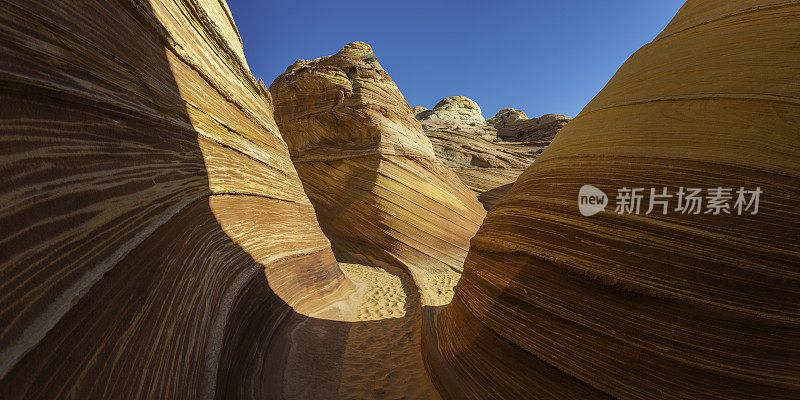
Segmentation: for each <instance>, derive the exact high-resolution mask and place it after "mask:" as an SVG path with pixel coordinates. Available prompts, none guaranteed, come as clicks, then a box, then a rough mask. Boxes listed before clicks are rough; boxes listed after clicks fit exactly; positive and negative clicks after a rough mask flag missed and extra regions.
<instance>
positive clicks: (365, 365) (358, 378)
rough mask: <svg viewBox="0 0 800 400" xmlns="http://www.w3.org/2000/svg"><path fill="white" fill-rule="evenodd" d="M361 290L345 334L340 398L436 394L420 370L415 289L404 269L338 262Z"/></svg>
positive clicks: (417, 397)
mask: <svg viewBox="0 0 800 400" xmlns="http://www.w3.org/2000/svg"><path fill="white" fill-rule="evenodd" d="M340 267H341V268H342V271H343V272H344V273H345V275H347V276H348V277H349V278H350V279H351V280H352V281H353V282H354V283H356V285H358V286H359V287H360V289H361V290H362V293H361V296H360V299H359V302H358V309H357V312H356V318H357V319H358V321H356V322H353V324H352V326H351V328H350V332H349V335H348V339H347V347H346V350H345V353H344V360H343V364H344V365H343V371H342V378H341V384H340V386H339V396H341V397H342V398H343V399H439V398H440V396H439V394H438V393H437V392H436V390H435V389H434V386H433V384H432V383H431V381H430V379H429V378H428V375H427V373H426V371H425V365H424V364H423V360H422V351H421V348H420V346H421V337H420V327H421V315H420V302H419V295H418V294H417V289H416V287H415V285H414V282H413V281H412V280H411V277H410V276H408V275H407V274H406V273H405V272H402V271H399V270H397V271H395V270H392V271H391V272H389V271H387V270H384V269H382V268H376V267H370V266H366V265H359V264H344V263H341V264H340Z"/></svg>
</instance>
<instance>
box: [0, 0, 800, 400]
mask: <svg viewBox="0 0 800 400" xmlns="http://www.w3.org/2000/svg"><path fill="white" fill-rule="evenodd" d="M233 21H234V19H233V16H232V15H231V13H230V10H228V7H227V5H226V3H225V2H224V1H220V0H185V1H184V0H152V1H145V0H119V1H111V2H108V1H101V0H84V1H81V2H53V1H47V0H29V1H25V2H17V3H12V2H8V1H2V0H0V53H2V54H3V57H0V104H2V107H0V122H2V123H0V171H2V172H3V174H2V177H0V201H1V202H2V203H0V227H2V235H0V254H2V255H3V257H2V259H0V277H2V279H0V397H2V398H4V399H5V398H8V399H62V398H76V399H116V398H137V399H138V398H141V399H337V398H344V399H439V398H445V399H519V398H537V399H612V398H614V399H643V400H644V399H647V400H649V399H654V398H659V399H661V398H663V399H721V398H724V399H765V400H766V399H770V400H771V399H797V398H800V309H799V308H798V305H800V250H798V249H800V220H799V218H800V209H799V208H798V204H800V191H799V190H798V188H800V167H799V166H800V163H798V160H799V159H800V135H798V134H797V133H798V131H799V130H798V126H800V119H799V118H800V81H799V80H798V79H797V77H798V76H800V53H799V52H798V51H797V48H798V46H797V38H798V37H800V2H797V1H768V0H740V1H727V0H726V1H722V0H690V1H688V2H687V3H686V4H685V5H684V6H683V7H682V8H681V10H680V11H679V12H678V14H677V15H676V16H675V17H674V19H673V20H672V21H671V22H670V23H669V25H668V26H667V27H666V28H665V29H664V31H663V32H662V33H661V34H660V35H659V36H658V37H656V38H655V39H654V40H653V41H652V42H651V43H649V44H647V45H645V46H644V47H642V48H641V49H640V50H639V51H637V52H636V53H634V54H633V55H632V56H631V57H630V59H629V60H628V61H627V62H626V63H625V64H624V65H623V66H622V67H621V68H620V69H619V71H617V73H616V74H615V75H614V77H613V78H612V79H611V80H610V81H609V83H608V85H607V86H606V87H605V88H604V89H603V90H602V91H601V92H600V93H599V94H598V95H597V96H596V97H595V98H594V99H593V100H592V101H591V102H590V103H589V104H588V105H587V106H586V108H585V109H584V110H583V111H582V112H581V113H580V114H579V115H578V116H576V117H575V119H574V120H570V119H569V118H567V117H564V116H560V115H555V114H548V115H544V116H542V117H539V118H527V117H526V116H525V114H524V113H523V112H522V111H520V110H514V109H505V110H501V112H499V113H497V115H495V117H493V118H491V119H489V120H486V119H484V117H483V116H482V114H481V111H480V107H479V106H478V105H477V104H476V103H475V102H473V101H471V100H469V99H467V98H466V97H463V96H455V97H448V98H445V99H443V100H442V101H441V102H439V104H437V105H436V107H434V108H433V109H432V110H424V109H422V108H419V107H415V108H414V109H413V110H412V108H411V107H410V106H409V105H408V103H407V102H406V101H405V99H404V98H403V95H402V93H401V92H400V89H399V88H398V87H397V86H396V85H395V83H394V81H392V79H391V77H389V75H388V73H387V72H386V71H385V70H384V69H383V67H382V66H381V65H380V64H379V63H378V62H377V56H376V55H375V54H374V53H373V50H372V48H371V47H370V46H369V45H368V44H366V43H363V42H355V43H350V44H348V45H346V46H344V47H343V48H342V49H341V50H339V51H338V52H336V53H335V54H333V55H330V56H325V57H320V58H317V59H314V60H298V61H297V62H295V63H294V64H292V65H290V66H289V67H288V68H287V69H286V72H285V73H283V74H281V75H280V76H279V77H277V78H276V79H275V81H274V82H273V83H272V84H271V85H270V86H269V89H268V88H267V87H266V85H264V83H263V82H261V81H259V80H256V79H255V78H254V77H253V75H252V73H251V72H250V69H249V67H248V65H247V62H246V60H245V58H244V51H243V47H242V40H241V37H240V36H239V32H238V30H237V28H236V26H235V24H234V22H233ZM112 32H113V33H114V34H110V33H112ZM523 171H524V172H523ZM585 184H593V185H596V186H597V187H598V188H600V189H602V190H603V191H605V193H615V191H616V190H617V189H618V188H619V187H622V186H626V187H651V186H658V187H662V186H663V187H666V188H667V189H668V190H669V191H670V192H671V193H676V192H677V190H678V188H679V187H693V188H694V187H696V188H707V187H732V188H739V187H745V186H746V187H758V188H759V189H760V190H763V193H764V197H763V199H762V202H761V204H760V209H759V212H758V215H755V214H750V215H736V214H735V213H733V212H731V213H727V214H726V213H722V214H720V215H715V214H710V213H699V214H696V215H691V214H686V213H673V214H641V215H640V214H631V213H628V214H625V213H616V212H612V211H611V210H607V211H606V212H602V213H599V214H597V215H595V216H593V217H591V218H589V217H583V216H582V215H581V213H580V212H579V210H578V205H577V202H576V199H575V197H576V194H577V193H578V192H579V190H580V188H581V186H582V185H585ZM487 210H488V213H487Z"/></svg>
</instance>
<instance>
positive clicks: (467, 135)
mask: <svg viewBox="0 0 800 400" xmlns="http://www.w3.org/2000/svg"><path fill="white" fill-rule="evenodd" d="M437 110H438V111H437ZM476 110H477V114H476ZM412 111H414V115H415V116H416V118H417V119H419V120H420V121H421V122H422V128H423V130H424V131H425V134H426V135H428V137H429V138H430V139H431V143H432V144H433V151H434V153H435V154H436V157H438V158H439V159H440V160H442V161H443V162H444V164H445V165H447V166H448V167H450V168H451V169H452V170H453V171H455V173H456V174H457V175H458V177H459V179H461V181H462V182H464V184H466V185H467V187H469V188H470V189H472V191H474V192H475V193H476V194H477V195H478V199H479V200H480V201H481V203H483V205H484V207H485V208H486V209H487V210H488V209H489V208H491V206H492V205H493V204H495V203H496V202H497V201H498V200H499V199H500V198H501V197H502V196H503V195H504V194H505V193H506V192H507V191H508V190H509V189H510V188H511V186H512V185H513V183H514V181H516V180H517V177H519V175H520V174H521V173H522V171H524V170H525V168H527V167H528V166H529V165H530V164H531V163H532V162H533V160H535V159H536V157H537V156H538V155H539V154H540V153H541V152H542V151H543V150H544V148H545V147H547V145H548V144H550V142H551V141H552V139H553V137H555V134H556V132H557V131H558V129H560V128H561V127H563V125H565V124H566V123H567V122H569V120H570V118H569V117H565V116H563V115H558V114H548V115H546V116H543V117H541V118H531V119H529V118H527V117H526V116H525V113H524V112H523V111H521V110H514V109H512V108H507V109H503V110H501V111H500V112H498V113H497V115H496V116H495V117H494V118H492V119H489V120H485V121H484V122H482V123H476V122H475V121H476V119H475V118H476V115H479V114H480V107H479V106H478V104H477V103H475V102H474V101H472V100H470V99H468V98H466V97H464V96H453V97H448V98H445V99H443V100H442V101H440V102H439V104H438V105H437V106H436V108H434V110H430V111H428V110H427V109H425V108H424V107H413V108H412ZM481 118H482V117H481ZM500 132H503V135H504V136H500Z"/></svg>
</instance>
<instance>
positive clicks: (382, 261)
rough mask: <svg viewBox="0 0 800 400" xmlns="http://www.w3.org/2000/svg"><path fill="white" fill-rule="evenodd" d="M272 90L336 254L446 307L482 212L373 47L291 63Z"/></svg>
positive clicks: (351, 48)
mask: <svg viewBox="0 0 800 400" xmlns="http://www.w3.org/2000/svg"><path fill="white" fill-rule="evenodd" d="M270 91H271V92H272V94H273V96H274V98H275V115H276V119H277V121H278V125H279V126H280V129H281V133H282V135H283V137H284V139H285V140H286V143H287V144H288V145H289V151H290V153H291V155H292V161H294V163H295V167H296V168H297V171H298V173H299V175H300V178H301V179H302V181H303V185H304V187H305V190H306V193H307V194H308V196H309V198H310V199H311V202H312V203H313V204H314V208H315V209H316V212H317V218H318V219H319V222H320V225H321V226H322V229H323V231H324V232H325V234H326V235H327V236H328V238H329V239H330V240H331V242H332V245H333V249H334V252H335V253H336V256H337V258H338V259H339V260H340V261H343V262H357V263H362V264H367V265H373V266H388V267H394V268H401V269H403V270H406V271H407V272H409V273H410V274H411V275H412V276H413V278H414V282H415V284H416V285H417V286H418V287H419V290H420V295H421V297H422V303H423V304H424V305H441V304H447V303H448V302H449V301H450V297H451V296H452V285H454V284H455V282H456V281H457V280H458V272H459V271H460V270H461V266H462V264H463V260H464V257H465V255H466V252H467V249H468V247H469V240H470V238H471V237H472V236H473V235H474V233H475V231H476V230H477V228H478V226H479V224H480V223H481V221H482V219H483V216H484V214H485V211H484V209H483V207H482V206H481V204H480V203H479V202H478V200H477V198H476V196H475V195H474V194H473V193H472V192H471V191H470V190H469V189H468V188H467V187H466V186H464V184H462V183H461V181H459V179H458V177H457V176H456V175H455V174H454V173H453V172H452V171H450V170H449V169H448V168H447V167H445V166H444V165H443V164H442V162H441V161H439V160H438V159H436V157H435V156H434V153H433V149H432V147H431V142H430V140H429V139H428V138H427V137H426V136H425V134H424V133H423V132H422V129H421V126H420V123H419V122H418V121H417V120H416V119H415V118H414V115H413V114H412V112H411V109H410V107H409V106H408V103H407V102H406V101H405V99H404V98H403V95H402V94H401V93H400V90H398V88H397V86H396V85H395V83H394V82H393V81H392V79H391V78H390V77H389V75H388V74H387V73H386V71H384V70H383V68H382V67H381V65H380V64H379V63H378V62H377V61H376V56H375V55H374V54H373V51H372V48H371V47H370V46H369V45H367V44H366V43H363V42H356V43H350V44H348V45H346V46H345V47H344V48H342V49H341V50H340V51H339V52H338V53H336V54H334V55H332V56H327V57H322V58H318V59H316V60H314V61H307V60H298V61H297V62H295V63H294V64H293V65H291V66H290V67H289V68H288V69H287V70H286V72H285V73H284V74H282V75H281V76H279V77H278V78H277V79H275V81H274V82H273V83H272V85H270Z"/></svg>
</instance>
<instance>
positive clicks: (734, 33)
mask: <svg viewBox="0 0 800 400" xmlns="http://www.w3.org/2000/svg"><path fill="white" fill-rule="evenodd" d="M797 37H800V3H798V2H773V1H739V2H731V1H721V0H720V1H708V0H690V1H688V2H687V3H686V4H685V5H684V6H683V7H682V8H681V9H680V11H679V12H678V14H677V15H676V16H675V18H674V19H673V20H672V21H671V22H670V23H669V25H668V26H667V27H666V29H665V30H664V31H663V32H662V33H661V34H660V35H658V37H657V38H656V39H655V40H653V42H651V43H649V44H647V45H645V46H644V47H643V48H641V49H640V50H639V51H637V52H636V53H635V54H633V55H632V56H631V57H630V58H629V59H628V61H627V62H626V63H625V64H624V65H623V66H622V67H621V68H620V69H619V71H618V72H617V73H616V74H615V75H614V77H613V78H612V79H611V81H610V82H609V83H608V84H607V86H606V87H605V88H604V89H603V90H602V91H601V92H600V93H599V94H598V95H597V96H596V97H595V98H594V99H593V100H592V101H591V102H590V103H589V104H588V105H587V106H586V107H585V108H584V110H583V111H582V112H581V113H580V115H578V116H577V117H576V118H575V119H574V120H573V121H572V122H570V123H569V125H567V126H566V127H565V128H564V129H563V130H562V131H561V132H560V133H559V134H558V135H557V136H556V137H555V140H554V141H553V143H552V144H551V145H550V146H549V147H548V148H547V150H545V152H544V153H543V154H542V155H541V156H540V157H539V158H538V159H537V160H536V162H535V163H534V164H533V165H532V166H531V167H530V168H529V169H528V170H526V172H525V173H523V174H522V176H520V178H519V180H518V181H517V182H516V184H515V186H514V188H513V189H512V190H511V191H509V192H508V194H507V195H506V196H505V197H504V198H503V199H502V200H501V201H500V202H499V203H498V204H497V205H495V206H494V207H493V208H492V209H491V211H490V212H489V214H488V215H487V217H486V219H485V221H484V223H483V225H482V226H481V229H480V230H479V232H478V234H477V235H476V237H475V238H474V239H473V240H472V246H471V248H470V253H469V255H468V256H467V260H466V262H465V266H464V274H463V276H462V278H461V281H460V282H459V284H458V286H457V287H456V295H455V297H454V299H453V302H452V303H451V304H450V305H449V306H447V307H446V308H445V309H444V311H442V312H441V314H439V315H438V316H436V317H435V318H436V321H437V326H436V330H435V333H434V334H433V335H431V336H430V337H429V338H428V341H426V344H427V345H428V346H429V347H427V349H428V350H430V351H431V354H440V355H441V357H431V358H430V359H431V360H432V361H436V362H434V363H433V364H434V365H435V368H434V370H435V371H436V372H435V375H436V378H437V381H438V382H439V383H440V387H442V388H443V390H445V391H446V392H447V393H448V394H449V396H450V397H454V398H464V397H465V396H474V397H477V398H525V397H529V396H531V394H534V395H535V396H537V397H539V398H557V399H568V398H575V399H585V398H620V399H653V398H664V399H687V398H709V399H711V398H714V399H720V398H724V399H792V398H797V397H798V394H799V393H800V374H798V371H800V353H798V351H799V349H800V335H798V332H800V309H799V308H798V304H800V275H798V273H799V272H800V261H799V260H800V251H799V250H798V249H800V223H799V221H798V215H799V214H798V206H797V204H799V203H800V192H798V190H797V188H798V187H800V169H799V168H798V163H797V160H798V158H800V136H798V135H797V131H798V130H797V127H798V123H800V119H799V118H800V84H798V82H799V81H798V79H797V77H798V76H800V58H798V54H800V53H798V52H797V51H796V50H797V40H796V38H797ZM585 184H591V185H594V186H596V187H597V188H599V189H601V190H603V191H605V193H606V194H608V195H609V196H610V199H609V200H610V202H611V205H610V206H609V207H608V208H607V209H606V211H605V212H601V213H600V214H597V215H595V216H592V217H584V216H582V215H581V214H580V213H579V210H578V207H577V206H578V199H577V195H578V192H579V189H580V188H581V186H582V185H585ZM623 187H626V188H646V189H645V190H647V191H648V192H649V190H650V188H655V189H656V190H658V193H662V192H661V191H662V189H663V188H666V190H667V191H668V193H670V194H672V195H673V198H671V199H670V200H669V201H671V203H669V205H668V207H669V212H668V213H667V214H666V215H663V214H662V213H661V212H660V211H659V212H655V213H652V214H645V210H646V209H647V204H646V203H645V205H644V206H643V209H642V210H641V213H640V214H638V215H637V214H635V213H633V214H632V213H624V214H618V213H616V212H614V205H613V204H614V202H615V196H616V195H617V193H618V192H617V191H618V189H621V188H623ZM681 187H684V188H701V189H702V191H703V194H704V195H705V194H706V193H707V188H718V187H722V188H732V189H733V193H732V194H733V198H732V199H730V203H729V204H730V209H729V210H728V211H730V214H728V213H725V212H721V213H720V214H719V215H715V214H714V213H706V210H707V209H706V208H705V207H706V205H707V203H706V202H705V201H707V200H708V199H704V202H703V209H702V211H701V212H700V213H699V214H687V213H682V212H681V211H679V210H678V211H675V208H677V205H678V204H677V201H678V196H677V193H678V191H679V189H680V188H681ZM741 187H745V188H746V189H747V190H756V188H760V190H761V191H762V194H761V197H760V206H759V208H758V211H757V213H756V214H755V215H753V213H752V211H753V209H752V208H751V209H750V210H748V211H745V212H744V213H742V215H738V212H737V211H736V210H735V209H734V202H735V201H736V200H737V199H736V193H735V191H736V190H738V189H739V188H741ZM649 194H650V193H647V194H646V196H645V198H644V201H645V202H646V201H647V200H648V198H649V196H648V195H649ZM751 200H752V196H748V197H747V201H748V202H749V201H751ZM659 210H660V208H659ZM498 383H499V384H498Z"/></svg>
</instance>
